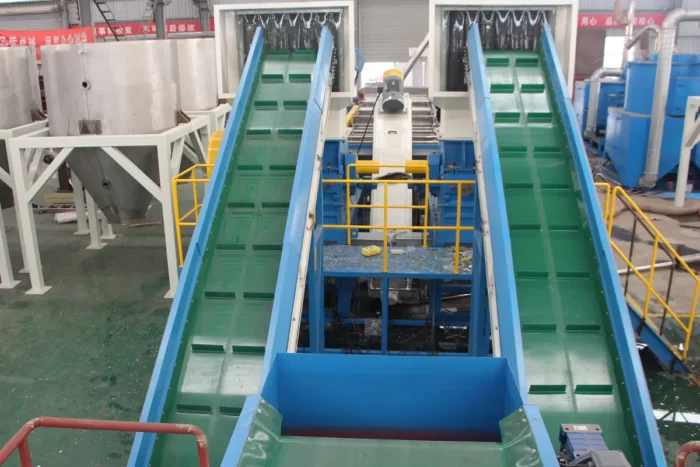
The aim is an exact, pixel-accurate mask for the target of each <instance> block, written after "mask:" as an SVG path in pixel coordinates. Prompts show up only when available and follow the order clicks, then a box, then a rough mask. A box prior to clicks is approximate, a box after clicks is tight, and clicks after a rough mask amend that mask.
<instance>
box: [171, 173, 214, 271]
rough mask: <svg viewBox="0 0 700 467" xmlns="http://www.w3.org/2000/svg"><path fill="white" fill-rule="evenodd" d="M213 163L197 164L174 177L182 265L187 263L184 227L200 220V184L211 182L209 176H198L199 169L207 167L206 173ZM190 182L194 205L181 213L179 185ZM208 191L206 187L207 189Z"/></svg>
mask: <svg viewBox="0 0 700 467" xmlns="http://www.w3.org/2000/svg"><path fill="white" fill-rule="evenodd" d="M213 167H214V165H213V164H195V165H193V166H192V167H190V168H189V169H187V170H185V171H184V172H181V173H179V174H177V175H176V176H175V177H173V181H172V188H173V209H174V210H175V232H176V234H177V254H178V261H179V262H180V267H182V266H184V265H185V252H184V251H183V247H182V228H183V227H194V226H196V225H197V221H198V220H199V210H200V209H201V208H202V203H200V202H199V197H198V194H199V192H198V190H197V185H198V184H200V183H201V184H206V183H208V182H209V177H208V176H205V177H203V178H197V169H205V173H207V174H208V173H209V172H210V171H211V170H212V169H213ZM186 183H189V184H191V185H192V199H193V200H194V201H193V204H194V207H193V208H192V209H190V210H189V211H187V212H186V213H184V214H182V215H180V196H179V194H178V187H179V186H180V185H182V184H186ZM205 191H206V189H205Z"/></svg>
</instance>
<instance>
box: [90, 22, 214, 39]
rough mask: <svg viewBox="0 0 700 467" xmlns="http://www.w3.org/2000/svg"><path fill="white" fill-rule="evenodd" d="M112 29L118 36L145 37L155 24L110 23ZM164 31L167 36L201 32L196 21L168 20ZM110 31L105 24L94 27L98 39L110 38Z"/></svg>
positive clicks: (153, 32) (151, 32)
mask: <svg viewBox="0 0 700 467" xmlns="http://www.w3.org/2000/svg"><path fill="white" fill-rule="evenodd" d="M112 28H113V29H114V32H115V33H116V34H117V35H118V36H126V37H129V36H146V35H154V34H155V33H156V25H155V23H149V24H146V23H112ZM211 29H212V31H213V30H214V21H213V20H212V24H211ZM165 30H166V32H167V33H168V34H186V33H193V32H202V24H201V23H200V22H199V20H198V19H179V20H177V19H176V20H169V21H168V22H167V23H166V25H165ZM111 35H112V31H111V30H110V29H109V27H108V26H107V25H106V24H96V25H95V36H96V37H97V38H98V39H102V38H106V37H110V36H111Z"/></svg>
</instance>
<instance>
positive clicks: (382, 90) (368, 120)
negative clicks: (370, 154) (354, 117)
mask: <svg viewBox="0 0 700 467" xmlns="http://www.w3.org/2000/svg"><path fill="white" fill-rule="evenodd" d="M382 92H384V87H383V86H379V87H377V98H376V99H374V104H372V112H371V113H370V114H369V118H368V119H367V125H365V131H364V132H363V133H362V139H360V145H359V146H358V147H357V157H358V159H359V157H360V150H362V143H364V142H365V136H366V135H367V130H368V129H369V125H370V124H371V123H372V119H374V109H375V107H377V102H379V97H380V96H381V95H382Z"/></svg>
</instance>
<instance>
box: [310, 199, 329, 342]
mask: <svg viewBox="0 0 700 467" xmlns="http://www.w3.org/2000/svg"><path fill="white" fill-rule="evenodd" d="M322 192H323V189H322V187H320V186H319V194H318V198H317V199H316V224H315V225H314V231H313V239H312V240H311V251H310V252H309V254H310V255H311V257H310V258H309V270H308V273H307V282H308V284H309V339H310V347H311V351H312V352H315V353H322V352H323V349H324V347H325V339H324V329H325V324H326V323H325V319H324V318H325V317H324V310H325V302H324V299H323V298H324V287H323V285H324V284H323V283H324V280H323V239H324V232H323V225H322V224H321V222H320V220H321V219H323V196H322Z"/></svg>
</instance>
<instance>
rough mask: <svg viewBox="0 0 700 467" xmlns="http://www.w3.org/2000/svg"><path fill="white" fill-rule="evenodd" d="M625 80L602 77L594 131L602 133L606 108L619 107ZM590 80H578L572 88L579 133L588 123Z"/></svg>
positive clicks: (605, 120)
mask: <svg viewBox="0 0 700 467" xmlns="http://www.w3.org/2000/svg"><path fill="white" fill-rule="evenodd" d="M624 93H625V82H624V81H623V80H615V79H611V78H604V79H603V80H602V81H601V83H600V94H599V101H598V116H597V118H596V133H598V134H604V133H605V127H606V125H607V122H608V108H609V107H621V106H622V103H623V101H624ZM590 94H591V82H590V81H589V80H586V81H579V82H577V83H576V85H575V88H574V103H573V105H574V112H575V114H576V123H577V124H578V126H579V130H580V131H581V134H583V133H584V132H585V131H586V126H587V123H588V108H589V107H590V102H589V101H590Z"/></svg>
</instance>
